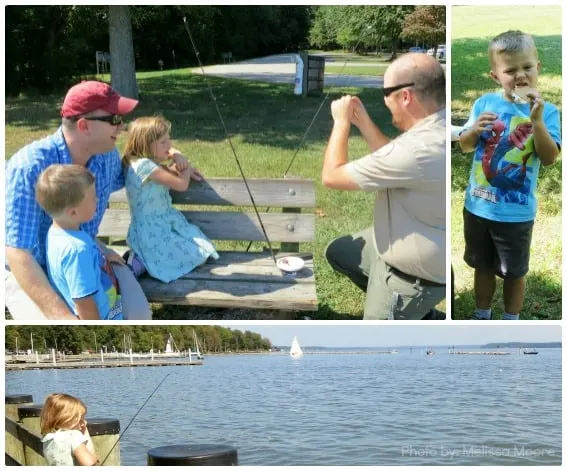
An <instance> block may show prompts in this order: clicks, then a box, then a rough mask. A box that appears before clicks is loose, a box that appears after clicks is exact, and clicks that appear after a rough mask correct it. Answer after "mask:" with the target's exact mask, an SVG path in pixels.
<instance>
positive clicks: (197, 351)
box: [193, 330, 205, 360]
mask: <svg viewBox="0 0 567 471" xmlns="http://www.w3.org/2000/svg"><path fill="white" fill-rule="evenodd" d="M193 341H194V342H195V350H196V354H197V360H204V359H205V357H204V355H203V354H202V353H201V352H200V351H199V341H198V340H197V334H196V333H195V331H194V330H193Z"/></svg>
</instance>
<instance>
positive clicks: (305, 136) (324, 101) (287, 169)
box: [246, 39, 362, 252]
mask: <svg viewBox="0 0 567 471" xmlns="http://www.w3.org/2000/svg"><path fill="white" fill-rule="evenodd" d="M361 42H362V39H360V40H359V41H358V43H357V44H356V46H354V49H353V50H352V51H353V52H352V53H353V54H354V52H355V51H356V50H357V49H358V46H360V43H361ZM349 61H350V58H349V57H347V60H346V61H345V63H344V64H343V66H342V67H341V70H339V72H338V74H337V75H341V74H342V72H343V70H345V67H346V66H347V64H348V63H349ZM307 62H309V55H308V59H307ZM307 67H309V64H307ZM351 80H352V74H350V75H349V77H348V81H347V83H346V85H345V86H344V88H348V86H349V85H350V82H351ZM304 85H305V86H307V84H304ZM330 96H331V92H327V94H326V95H325V96H324V97H323V101H321V104H320V105H319V107H318V108H317V111H315V115H314V116H313V119H311V122H310V123H309V126H307V129H306V130H305V132H304V133H303V137H302V138H301V141H300V142H299V145H298V146H297V147H296V149H295V152H294V153H293V156H292V157H291V160H290V162H289V164H288V166H287V168H286V169H285V172H284V174H283V178H286V177H287V173H288V172H289V169H290V168H291V166H292V164H293V162H294V161H295V158H296V157H297V154H298V153H299V150H300V149H301V146H303V144H304V143H305V141H306V140H307V135H308V134H309V131H311V128H312V127H313V124H314V123H315V120H316V119H317V117H318V116H319V113H320V112H321V110H322V109H323V105H325V103H326V102H327V100H328V99H329V97H330ZM270 209H271V208H270V207H268V208H266V213H268V212H269V211H270ZM250 247H252V241H250V242H249V244H248V247H246V252H248V251H249V250H250Z"/></svg>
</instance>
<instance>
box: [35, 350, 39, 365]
mask: <svg viewBox="0 0 567 471" xmlns="http://www.w3.org/2000/svg"><path fill="white" fill-rule="evenodd" d="M35 362H36V363H39V353H37V352H35Z"/></svg>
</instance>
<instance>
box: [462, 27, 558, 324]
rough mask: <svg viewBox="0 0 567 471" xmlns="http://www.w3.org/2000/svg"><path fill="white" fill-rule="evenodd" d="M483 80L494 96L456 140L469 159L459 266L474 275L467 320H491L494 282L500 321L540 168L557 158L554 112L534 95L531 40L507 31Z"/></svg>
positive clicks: (515, 297) (521, 261)
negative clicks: (500, 284)
mask: <svg viewBox="0 0 567 471" xmlns="http://www.w3.org/2000/svg"><path fill="white" fill-rule="evenodd" d="M488 56H489V60H490V76H491V77H492V79H493V80H494V81H495V82H496V83H498V84H499V85H500V86H501V87H502V90H501V91H500V92H497V93H488V94H486V95H483V96H481V97H480V98H479V99H478V100H476V102H475V103H474V105H473V108H472V111H471V115H470V117H469V120H468V122H467V123H466V124H465V126H464V130H463V132H462V133H461V134H460V137H459V142H460V145H461V148H462V150H463V152H473V151H474V158H473V164H472V170H471V175H470V178H469V184H468V187H467V190H466V195H465V208H464V210H463V216H464V229H465V256H464V259H465V262H466V263H467V264H468V265H470V266H471V267H472V268H474V269H475V274H474V291H475V300H476V310H475V312H474V315H473V317H474V318H475V319H491V316H492V312H491V305H492V298H493V296H494V291H495V289H496V277H495V276H496V275H498V276H499V277H501V278H503V279H504V293H503V294H504V309H505V312H504V315H503V318H504V319H507V320H516V319H519V313H520V310H521V308H522V305H523V302H524V294H525V275H526V274H527V272H528V268H529V258H530V242H531V235H532V227H533V223H534V219H535V215H536V206H537V203H536V196H535V190H536V185H537V177H538V172H539V166H540V162H541V163H542V164H543V165H551V164H552V163H553V162H554V161H555V159H556V157H557V156H558V155H559V153H560V148H561V134H560V128H561V126H560V119H559V111H558V109H557V108H556V107H555V106H554V105H552V104H550V103H546V102H544V100H543V99H542V97H541V95H540V94H539V92H538V91H537V89H536V86H537V80H538V74H539V70H540V67H541V64H540V62H539V60H538V53H537V49H536V46H535V43H534V40H533V38H532V37H531V36H530V35H528V34H525V33H522V32H521V31H507V32H505V33H502V34H500V35H498V36H497V37H495V38H494V39H493V40H492V41H491V42H490V44H489V46H488Z"/></svg>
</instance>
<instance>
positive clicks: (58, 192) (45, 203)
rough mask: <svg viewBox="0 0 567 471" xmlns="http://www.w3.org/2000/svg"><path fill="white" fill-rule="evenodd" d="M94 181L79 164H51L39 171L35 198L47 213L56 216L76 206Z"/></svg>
mask: <svg viewBox="0 0 567 471" xmlns="http://www.w3.org/2000/svg"><path fill="white" fill-rule="evenodd" d="M94 182H95V177H94V175H93V174H92V173H91V172H90V171H89V170H87V169H86V168H85V167H83V166H81V165H75V164H65V165H61V164H53V165H50V166H49V167H47V168H46V169H45V170H44V171H43V172H41V174H40V176H39V178H38V180H37V183H36V185H35V198H36V200H37V202H38V203H39V205H40V206H41V207H42V208H43V209H44V210H45V212H46V213H47V214H49V215H51V216H58V215H60V214H62V213H63V212H64V211H65V210H66V209H68V208H74V207H75V206H78V205H79V204H80V203H81V201H83V199H84V198H85V195H86V193H87V190H88V189H89V188H90V187H91V186H92V185H93V184H94Z"/></svg>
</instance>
